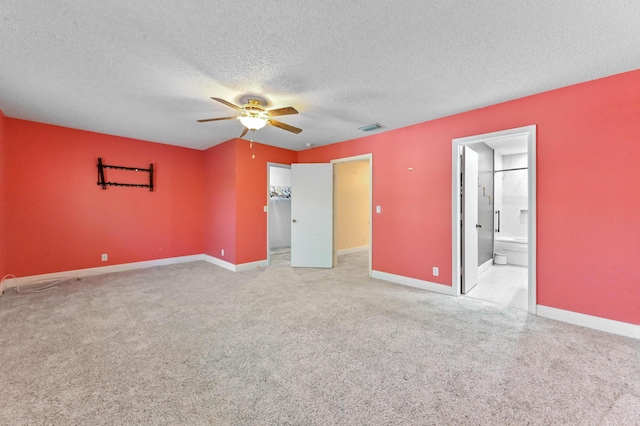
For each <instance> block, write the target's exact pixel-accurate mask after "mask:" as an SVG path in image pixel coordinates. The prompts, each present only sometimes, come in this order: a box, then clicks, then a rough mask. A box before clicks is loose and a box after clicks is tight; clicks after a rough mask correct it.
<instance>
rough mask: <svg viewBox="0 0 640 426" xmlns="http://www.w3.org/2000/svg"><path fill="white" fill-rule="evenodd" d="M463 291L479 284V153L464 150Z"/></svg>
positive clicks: (469, 149)
mask: <svg viewBox="0 0 640 426" xmlns="http://www.w3.org/2000/svg"><path fill="white" fill-rule="evenodd" d="M462 167H463V172H462V177H463V178H462V288H461V290H460V291H461V292H462V293H467V292H469V290H471V289H472V288H473V287H474V286H475V285H476V284H478V228H477V226H479V225H478V154H477V153H476V152H475V151H474V150H472V149H471V148H469V147H466V146H465V147H463V151H462Z"/></svg>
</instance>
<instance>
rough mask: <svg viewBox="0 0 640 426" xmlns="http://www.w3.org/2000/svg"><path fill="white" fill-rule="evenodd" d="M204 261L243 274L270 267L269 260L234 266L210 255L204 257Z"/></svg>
mask: <svg viewBox="0 0 640 426" xmlns="http://www.w3.org/2000/svg"><path fill="white" fill-rule="evenodd" d="M204 260H206V261H207V262H209V263H213V264H214V265H216V266H219V267H221V268H224V269H228V270H229V271H233V272H243V271H250V270H252V269H256V268H266V267H267V266H268V265H269V262H268V261H267V259H264V260H258V261H256V262H249V263H241V264H239V265H234V264H233V263H230V262H227V261H226V260H222V259H218V258H217V257H213V256H209V255H208V254H205V255H204Z"/></svg>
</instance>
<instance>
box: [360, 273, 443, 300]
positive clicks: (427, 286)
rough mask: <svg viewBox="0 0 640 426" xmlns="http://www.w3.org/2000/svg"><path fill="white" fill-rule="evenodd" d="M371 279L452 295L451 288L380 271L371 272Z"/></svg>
mask: <svg viewBox="0 0 640 426" xmlns="http://www.w3.org/2000/svg"><path fill="white" fill-rule="evenodd" d="M371 277H372V278H377V279H379V280H384V281H390V282H392V283H396V284H402V285H406V286H409V287H415V288H419V289H422V290H428V291H433V292H435V293H441V294H447V295H451V294H453V288H452V287H451V286H448V285H444V284H438V283H432V282H430V281H423V280H419V279H417V278H410V277H405V276H402V275H395V274H389V273H387V272H381V271H371Z"/></svg>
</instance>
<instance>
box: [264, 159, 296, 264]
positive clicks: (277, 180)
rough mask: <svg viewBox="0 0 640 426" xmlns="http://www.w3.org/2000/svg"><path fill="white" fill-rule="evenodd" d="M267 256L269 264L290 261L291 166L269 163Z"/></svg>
mask: <svg viewBox="0 0 640 426" xmlns="http://www.w3.org/2000/svg"><path fill="white" fill-rule="evenodd" d="M267 199H268V200H269V204H268V207H267V258H268V264H271V263H272V261H274V260H276V259H280V260H282V261H283V262H288V261H289V254H290V252H291V166H290V165H288V164H278V163H268V164H267Z"/></svg>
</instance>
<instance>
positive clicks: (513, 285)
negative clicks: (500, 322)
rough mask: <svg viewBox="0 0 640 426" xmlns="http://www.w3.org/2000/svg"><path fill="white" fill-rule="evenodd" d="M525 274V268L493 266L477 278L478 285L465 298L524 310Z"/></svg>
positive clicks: (525, 298)
mask: <svg viewBox="0 0 640 426" xmlns="http://www.w3.org/2000/svg"><path fill="white" fill-rule="evenodd" d="M527 273H528V268H527V267H526V266H515V265H493V266H491V267H490V268H489V269H487V270H486V271H484V272H483V273H481V274H480V275H479V276H478V284H477V285H476V286H475V287H474V288H472V289H471V291H470V292H468V293H467V296H469V297H472V298H474V299H480V300H485V301H488V302H493V303H496V304H498V305H506V306H512V307H514V308H519V309H525V310H526V309H527V287H528V285H527V281H528V277H527Z"/></svg>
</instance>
